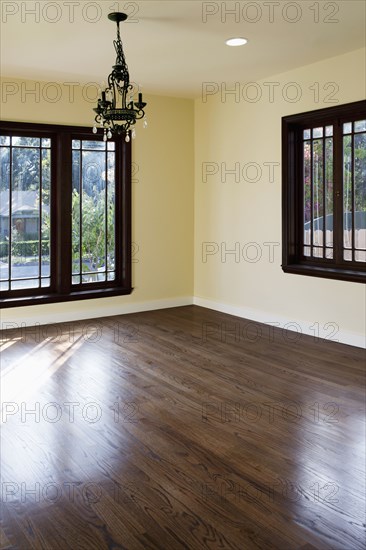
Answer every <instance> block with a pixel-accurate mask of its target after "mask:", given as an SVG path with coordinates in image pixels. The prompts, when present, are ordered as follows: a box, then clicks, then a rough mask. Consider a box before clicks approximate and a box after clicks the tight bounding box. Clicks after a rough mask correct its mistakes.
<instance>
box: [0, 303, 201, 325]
mask: <svg viewBox="0 0 366 550" xmlns="http://www.w3.org/2000/svg"><path fill="white" fill-rule="evenodd" d="M73 303H74V304H75V302H70V304H73ZM192 304H193V298H192V296H182V297H179V298H166V299H162V300H149V301H146V302H131V303H128V304H124V305H121V303H120V301H119V302H118V304H115V305H108V306H106V307H97V308H95V309H94V310H92V309H83V308H82V307H81V308H80V310H72V309H71V308H70V310H69V311H67V310H66V311H61V312H60V311H57V312H54V313H52V312H50V311H49V306H34V313H33V312H32V313H29V310H28V312H27V314H26V315H22V311H21V308H19V309H18V310H17V312H16V314H15V315H14V314H13V315H12V310H11V309H8V310H6V313H5V311H4V310H3V312H2V315H1V329H2V330H6V329H15V328H22V327H32V326H36V325H51V324H55V323H69V322H72V321H86V320H88V319H98V318H101V317H113V316H115V315H126V314H128V313H139V312H141V311H153V310H157V309H169V308H172V307H181V306H190V305H192ZM43 307H47V311H45V312H42V308H43ZM55 308H57V304H55ZM63 308H64V309H66V308H65V304H63ZM27 309H28V308H27Z"/></svg>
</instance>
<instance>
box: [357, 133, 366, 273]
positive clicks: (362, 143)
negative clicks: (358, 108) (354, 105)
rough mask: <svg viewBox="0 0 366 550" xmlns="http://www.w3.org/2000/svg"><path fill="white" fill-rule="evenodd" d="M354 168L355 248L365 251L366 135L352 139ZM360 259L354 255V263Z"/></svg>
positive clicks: (359, 255) (358, 135)
mask: <svg viewBox="0 0 366 550" xmlns="http://www.w3.org/2000/svg"><path fill="white" fill-rule="evenodd" d="M354 167H355V174H354V202H355V204H354V207H355V222H354V223H355V248H356V249H359V250H360V249H363V250H366V133H363V134H361V133H360V134H357V135H355V137H354ZM362 258H364V253H363V254H357V253H356V254H355V260H356V261H359V262H363V261H365V260H364V259H362Z"/></svg>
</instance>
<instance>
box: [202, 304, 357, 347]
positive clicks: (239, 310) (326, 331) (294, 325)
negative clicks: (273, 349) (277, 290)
mask: <svg viewBox="0 0 366 550" xmlns="http://www.w3.org/2000/svg"><path fill="white" fill-rule="evenodd" d="M193 303H194V304H195V305H197V306H201V307H205V308H207V309H213V310H215V311H221V312H222V313H228V314H229V315H235V316H236V317H241V318H243V319H249V320H250V321H257V322H258V323H264V324H266V325H271V326H275V327H278V328H282V329H285V330H288V331H291V332H298V333H299V334H308V335H309V336H314V337H318V338H322V339H325V340H332V341H334V342H340V343H341V344H348V345H349V346H355V347H357V348H366V335H364V334H360V333H356V332H350V331H347V330H342V329H340V328H339V327H337V325H336V324H335V323H329V324H328V325H327V324H325V325H324V326H321V325H320V324H318V325H316V324H315V323H314V322H306V321H301V320H298V319H296V320H293V319H288V318H286V317H282V316H280V315H276V314H273V313H266V312H264V311H261V310H256V309H250V308H246V307H237V306H233V305H228V304H223V303H220V302H216V301H214V300H206V299H205V298H200V297H198V296H195V297H194V298H193Z"/></svg>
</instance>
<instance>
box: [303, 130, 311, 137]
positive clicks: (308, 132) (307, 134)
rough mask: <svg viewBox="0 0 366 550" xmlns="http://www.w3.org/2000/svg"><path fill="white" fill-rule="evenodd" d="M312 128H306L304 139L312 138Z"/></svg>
mask: <svg viewBox="0 0 366 550" xmlns="http://www.w3.org/2000/svg"><path fill="white" fill-rule="evenodd" d="M310 137H311V135H310V130H304V139H310Z"/></svg>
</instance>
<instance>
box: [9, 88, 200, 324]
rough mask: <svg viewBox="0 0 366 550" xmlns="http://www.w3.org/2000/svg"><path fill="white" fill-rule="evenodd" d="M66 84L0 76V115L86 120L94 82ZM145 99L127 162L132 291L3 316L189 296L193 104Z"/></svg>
mask: <svg viewBox="0 0 366 550" xmlns="http://www.w3.org/2000/svg"><path fill="white" fill-rule="evenodd" d="M31 90H33V91H35V93H31ZM71 90H72V88H71V86H62V87H61V86H60V85H57V86H54V85H53V86H52V85H51V84H48V83H42V82H41V83H35V82H26V81H20V80H15V79H3V80H2V92H3V94H2V108H1V118H2V119H4V120H13V121H24V122H40V123H56V124H72V125H81V126H83V125H85V126H90V127H91V126H92V125H93V116H92V113H93V111H92V108H93V107H94V106H95V105H94V102H91V101H88V98H90V99H92V98H93V97H95V94H96V92H97V89H96V86H89V87H84V86H81V85H80V86H76V87H75V88H74V94H75V95H74V96H73V94H72V93H71ZM27 92H29V93H27ZM57 96H59V98H58V97H57ZM53 99H58V101H55V102H53V101H52V100H53ZM146 100H147V102H148V106H147V109H146V112H147V118H148V123H149V126H148V128H147V129H146V130H144V129H143V128H142V123H140V124H139V125H138V127H137V129H136V132H137V137H136V140H135V141H134V142H133V161H134V163H136V164H135V166H136V165H137V166H138V172H136V173H135V174H134V176H133V214H132V215H133V241H134V243H135V245H134V260H133V261H134V263H133V286H134V291H133V293H132V294H131V295H130V296H121V297H119V298H105V299H100V300H88V301H80V302H73V303H69V304H67V303H65V304H52V305H43V306H33V307H30V308H28V307H22V308H11V309H7V310H3V311H2V312H1V319H2V322H3V323H5V322H9V321H14V322H18V323H19V322H22V321H24V322H32V323H34V322H40V323H43V322H57V321H58V320H59V321H62V320H71V319H76V318H80V319H82V318H89V317H90V318H91V317H98V316H99V315H108V314H118V313H119V312H121V313H123V312H125V311H130V310H131V311H133V310H135V309H140V308H141V309H145V308H149V307H158V306H160V307H164V305H167V306H169V305H175V304H180V303H189V302H190V301H191V298H192V295H193V227H194V223H193V214H194V211H193V180H194V176H193V172H194V167H193V158H194V151H193V139H192V136H193V132H194V127H193V117H194V104H193V101H192V100H185V99H175V98H167V97H164V98H163V97H157V96H148V97H147V98H146ZM91 135H92V134H91Z"/></svg>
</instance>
